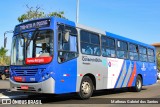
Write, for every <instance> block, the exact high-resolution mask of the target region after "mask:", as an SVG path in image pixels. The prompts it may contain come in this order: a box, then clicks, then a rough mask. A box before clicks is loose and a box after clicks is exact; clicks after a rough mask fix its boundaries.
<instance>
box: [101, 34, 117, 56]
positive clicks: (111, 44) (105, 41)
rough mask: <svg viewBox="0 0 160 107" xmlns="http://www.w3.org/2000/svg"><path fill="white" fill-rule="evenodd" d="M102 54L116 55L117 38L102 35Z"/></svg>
mask: <svg viewBox="0 0 160 107" xmlns="http://www.w3.org/2000/svg"><path fill="white" fill-rule="evenodd" d="M101 42H102V56H104V57H115V56H116V55H115V40H114V39H112V38H108V37H106V36H102V37H101Z"/></svg>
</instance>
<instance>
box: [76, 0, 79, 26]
mask: <svg viewBox="0 0 160 107" xmlns="http://www.w3.org/2000/svg"><path fill="white" fill-rule="evenodd" d="M78 20H79V0H77V11H76V23H78Z"/></svg>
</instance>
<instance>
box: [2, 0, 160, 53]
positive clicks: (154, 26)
mask: <svg viewBox="0 0 160 107" xmlns="http://www.w3.org/2000/svg"><path fill="white" fill-rule="evenodd" d="M76 1H77V0H1V1H0V47H2V46H3V39H4V32H6V31H10V30H14V27H15V25H17V24H19V22H18V21H17V18H18V17H19V16H21V15H22V14H23V13H25V12H26V11H27V8H26V5H27V4H28V5H29V6H30V7H31V6H32V7H36V6H39V7H41V9H42V11H44V12H45V13H49V12H54V11H64V13H65V17H66V18H67V19H69V20H71V21H76ZM79 2H80V5H79V23H80V24H83V25H86V26H90V27H94V28H97V29H100V30H103V31H108V32H111V33H114V34H118V35H121V36H124V37H127V38H130V39H133V40H137V41H140V42H143V43H147V44H152V43H157V42H160V0H79ZM12 36H13V34H12V33H7V34H6V37H7V47H6V49H8V53H7V54H8V55H10V49H11V42H12Z"/></svg>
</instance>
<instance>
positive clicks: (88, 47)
mask: <svg viewBox="0 0 160 107" xmlns="http://www.w3.org/2000/svg"><path fill="white" fill-rule="evenodd" d="M80 35H81V52H82V53H83V54H87V55H95V56H100V54H101V53H100V42H99V35H97V34H94V33H91V32H87V31H84V30H81V32H80Z"/></svg>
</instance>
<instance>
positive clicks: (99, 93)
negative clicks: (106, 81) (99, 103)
mask: <svg viewBox="0 0 160 107" xmlns="http://www.w3.org/2000/svg"><path fill="white" fill-rule="evenodd" d="M142 90H146V88H142ZM126 92H134V91H133V90H129V89H128V88H116V89H105V90H98V91H95V92H94V93H93V97H96V96H103V95H114V94H120V93H126Z"/></svg>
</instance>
